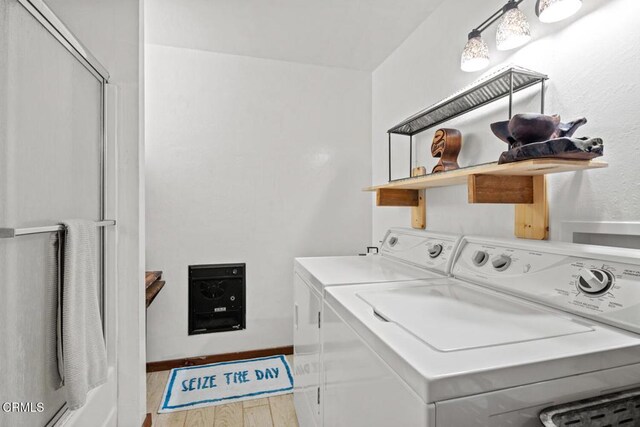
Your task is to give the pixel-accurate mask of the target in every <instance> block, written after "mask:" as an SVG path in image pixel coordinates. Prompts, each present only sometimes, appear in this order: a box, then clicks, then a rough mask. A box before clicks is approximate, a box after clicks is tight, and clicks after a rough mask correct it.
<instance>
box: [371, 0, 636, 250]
mask: <svg viewBox="0 0 640 427" xmlns="http://www.w3.org/2000/svg"><path fill="white" fill-rule="evenodd" d="M503 3H504V1H502V0H490V1H484V2H471V1H465V0H448V1H446V2H444V3H443V4H442V5H441V6H440V7H439V8H438V9H437V10H436V11H435V12H434V13H433V14H432V15H431V16H430V17H428V18H427V19H426V20H425V21H424V22H423V24H422V25H421V26H420V27H419V28H418V29H417V30H416V31H415V32H414V33H413V34H412V35H411V36H410V37H409V38H408V39H407V40H406V41H405V42H404V43H403V44H402V45H401V46H400V47H399V48H398V49H397V50H396V51H394V53H393V54H391V56H390V57H389V58H387V60H386V61H385V62H384V63H383V64H382V65H381V66H380V67H378V68H377V69H376V70H375V71H374V72H373V89H372V90H373V94H372V104H373V106H372V140H373V143H372V147H373V153H372V154H373V155H372V160H373V179H372V182H373V183H374V184H380V183H384V182H386V181H387V179H388V176H387V173H388V166H387V135H386V131H387V129H389V128H390V127H392V126H393V125H395V124H396V123H398V122H400V121H401V120H403V119H404V118H406V117H408V116H409V115H411V114H413V113H415V112H416V111H419V110H421V109H423V108H425V107H427V106H429V105H431V104H433V103H435V102H437V101H439V100H440V99H442V98H444V97H446V96H448V95H450V94H452V93H453V92H455V91H457V90H459V89H461V88H462V87H463V86H465V85H467V84H469V83H471V82H472V81H473V80H475V79H476V78H478V77H479V76H480V73H477V74H467V73H463V72H462V71H460V54H461V51H462V48H463V47H464V44H465V42H466V36H467V33H468V32H469V31H470V30H471V29H472V28H474V27H475V26H476V25H478V24H479V23H480V22H482V21H483V20H484V18H486V17H487V16H489V15H490V14H491V13H493V12H494V11H495V10H498V8H499V7H500V6H501V5H502V4H503ZM533 3H534V2H524V3H523V4H522V6H521V9H522V10H523V11H524V12H525V13H526V14H527V15H528V16H529V21H530V22H531V24H532V31H533V33H534V39H533V42H531V43H530V44H528V45H526V46H525V47H523V48H521V49H519V50H516V51H514V52H508V53H502V54H498V52H497V51H496V49H495V26H494V27H493V28H492V29H491V30H489V31H487V32H485V33H484V34H483V37H484V38H485V40H487V42H488V44H489V47H490V50H491V55H492V65H496V66H499V65H507V64H508V63H515V64H518V65H521V66H524V67H527V68H530V69H533V70H536V71H541V72H544V73H547V74H548V75H549V76H550V80H549V84H548V90H547V92H546V94H547V108H546V112H547V113H550V114H552V113H559V114H561V115H562V117H563V119H565V120H567V121H568V120H571V119H573V118H575V117H578V116H581V115H583V116H586V117H587V118H588V120H589V123H588V124H587V125H586V126H585V127H583V128H581V129H580V130H579V131H578V133H577V134H576V135H577V136H600V137H603V138H604V141H605V156H604V160H606V161H607V162H609V165H610V166H609V168H608V169H604V170H592V171H585V172H578V173H567V174H559V175H551V176H549V177H548V186H549V203H550V237H551V239H559V237H560V225H561V222H562V221H565V220H608V221H624V220H626V221H638V220H640V169H639V168H638V162H637V159H638V158H639V156H640V144H639V142H640V137H639V136H638V135H639V132H640V122H639V121H638V119H637V117H638V111H640V74H638V70H639V69H640V50H639V49H638V46H639V45H640V27H639V26H638V23H637V18H638V16H640V2H637V1H634V0H611V1H604V0H591V1H588V2H587V1H585V2H584V3H585V6H584V7H583V10H581V11H580V12H579V13H578V15H576V16H575V17H573V18H571V19H570V20H567V21H563V22H560V23H556V24H542V23H540V22H539V21H538V20H537V18H536V17H535V15H534V13H533ZM538 93H539V91H536V90H535V89H529V90H527V91H526V92H521V94H520V95H519V96H517V99H518V100H519V102H518V104H517V106H516V109H515V112H516V113H517V112H526V111H539V110H538V109H539V98H538ZM506 118H507V109H506V104H505V102H498V103H496V104H493V105H492V106H488V107H484V108H483V109H480V110H477V111H475V112H473V113H472V114H470V115H468V116H464V117H461V118H458V119H456V120H453V121H451V122H449V123H446V124H445V125H444V126H443V127H455V128H458V129H460V130H461V131H462V133H463V148H462V152H461V155H460V158H459V163H460V165H461V166H467V165H471V164H477V163H482V162H488V161H495V160H497V158H498V156H499V155H500V153H501V151H503V150H504V149H505V144H503V143H502V142H500V141H499V140H498V139H497V138H495V137H494V136H493V135H492V133H491V131H490V129H489V123H491V122H494V121H497V120H506ZM433 132H435V128H434V129H432V130H429V131H426V132H424V133H423V134H420V135H419V136H418V137H417V139H416V138H414V141H416V142H417V143H416V144H415V145H417V146H418V149H417V156H415V155H414V160H415V159H416V158H417V162H416V164H419V165H426V166H427V167H428V169H429V170H430V169H431V167H433V165H434V164H435V161H434V159H432V158H431V155H430V151H429V149H430V144H431V138H432V137H433ZM403 139H406V141H403ZM393 140H394V141H395V143H394V149H393V153H394V154H393V155H394V158H395V159H396V162H395V163H394V171H397V174H395V173H394V175H395V177H400V176H401V175H402V174H404V176H406V175H407V172H408V168H409V165H408V138H405V137H402V136H394V139H393ZM466 200H467V194H466V186H456V187H448V188H443V189H432V190H428V191H427V228H428V229H432V230H441V231H451V232H459V233H466V234H493V235H498V236H505V237H510V236H513V206H512V205H469V204H467V202H466ZM409 218H410V213H409V210H408V209H406V208H374V213H373V241H374V242H377V241H378V240H380V239H382V237H383V233H384V230H385V229H387V228H388V227H389V226H409V225H410V222H409Z"/></svg>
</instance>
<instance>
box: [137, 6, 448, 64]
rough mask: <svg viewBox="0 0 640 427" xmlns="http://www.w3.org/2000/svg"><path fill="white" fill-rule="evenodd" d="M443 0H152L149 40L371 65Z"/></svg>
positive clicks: (147, 27) (307, 60)
mask: <svg viewBox="0 0 640 427" xmlns="http://www.w3.org/2000/svg"><path fill="white" fill-rule="evenodd" d="M442 1H443V0H181V1H176V0H147V1H146V2H145V33H146V34H145V35H146V42H147V43H155V44H162V45H167V46H174V47H185V48H193V49H202V50H210V51H214V52H221V53H228V54H233V55H245V56H253V57H258V58H269V59H277V60H283V61H292V62H300V63H305V64H315V65H323V66H330V67H342V68H351V69H357V70H366V71H371V70H373V69H375V68H376V67H377V66H378V65H380V63H381V62H382V61H384V59H385V58H386V57H387V56H388V55H389V54H390V53H391V52H393V50H394V49H395V48H397V47H398V46H399V45H400V44H401V43H402V42H403V41H404V40H405V39H406V38H407V37H408V36H409V34H411V32H412V31H413V30H414V29H415V28H416V27H417V26H418V25H419V24H420V23H421V22H422V21H424V19H425V18H426V17H427V16H428V15H429V14H430V13H431V12H432V11H433V10H434V9H435V8H436V7H437V6H438V5H439V4H440V3H442Z"/></svg>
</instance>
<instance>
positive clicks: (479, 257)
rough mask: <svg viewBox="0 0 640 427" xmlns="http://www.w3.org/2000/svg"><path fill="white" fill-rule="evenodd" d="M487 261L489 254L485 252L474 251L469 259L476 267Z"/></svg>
mask: <svg viewBox="0 0 640 427" xmlns="http://www.w3.org/2000/svg"><path fill="white" fill-rule="evenodd" d="M488 259H489V254H488V253H486V252H485V251H475V252H474V253H473V256H472V257H471V260H472V261H473V263H474V264H475V265H477V266H478V267H480V266H482V265H485V264H486V263H487V260H488Z"/></svg>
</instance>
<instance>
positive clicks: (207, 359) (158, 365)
mask: <svg viewBox="0 0 640 427" xmlns="http://www.w3.org/2000/svg"><path fill="white" fill-rule="evenodd" d="M277 354H293V346H286V347H275V348H263V349H259V350H249V351H240V352H237V353H225V354H211V355H209V356H198V357H187V358H184V359H172V360H160V361H158V362H149V363H147V372H157V371H166V370H168V369H173V368H183V367H185V366H195V365H206V364H207V363H216V362H229V361H231V360H240V359H253V358H256V357H267V356H275V355H277Z"/></svg>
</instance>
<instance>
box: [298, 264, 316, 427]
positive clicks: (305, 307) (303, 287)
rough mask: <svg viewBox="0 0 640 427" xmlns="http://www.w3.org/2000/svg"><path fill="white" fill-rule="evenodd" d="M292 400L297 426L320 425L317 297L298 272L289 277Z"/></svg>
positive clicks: (309, 426) (310, 426)
mask: <svg viewBox="0 0 640 427" xmlns="http://www.w3.org/2000/svg"><path fill="white" fill-rule="evenodd" d="M293 310H294V312H293V375H294V391H293V400H294V403H295V407H296V413H297V415H298V420H299V422H300V426H301V427H312V426H320V425H321V423H320V401H319V393H320V328H319V321H320V310H321V298H320V296H319V295H318V294H316V293H315V292H314V291H313V290H312V289H311V286H310V285H308V284H307V283H306V282H305V281H304V280H303V279H302V278H300V276H298V275H297V274H294V279H293Z"/></svg>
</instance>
